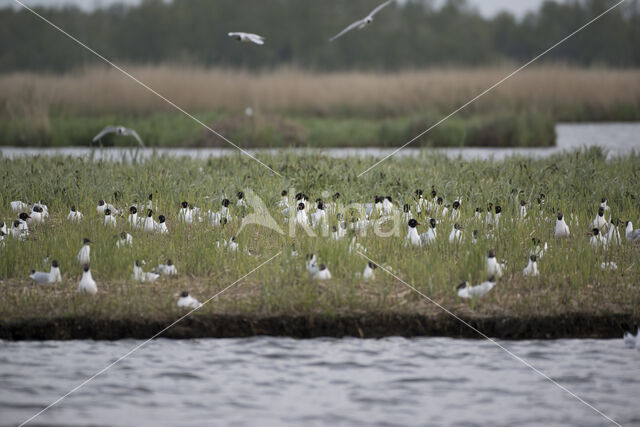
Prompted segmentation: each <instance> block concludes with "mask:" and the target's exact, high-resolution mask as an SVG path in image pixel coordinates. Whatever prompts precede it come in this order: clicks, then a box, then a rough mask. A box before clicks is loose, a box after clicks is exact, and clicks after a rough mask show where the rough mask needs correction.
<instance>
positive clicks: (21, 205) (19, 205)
mask: <svg viewBox="0 0 640 427" xmlns="http://www.w3.org/2000/svg"><path fill="white" fill-rule="evenodd" d="M10 205H11V210H12V211H14V212H20V211H26V210H28V209H29V204H28V203H25V202H22V201H20V200H14V201H12V202H11V203H10Z"/></svg>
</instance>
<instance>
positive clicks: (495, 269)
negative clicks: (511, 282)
mask: <svg viewBox="0 0 640 427" xmlns="http://www.w3.org/2000/svg"><path fill="white" fill-rule="evenodd" d="M502 267H503V266H502V264H500V263H499V262H498V260H497V259H496V252H495V251H494V250H493V249H492V250H490V251H489V255H488V256H487V273H488V274H489V276H496V277H497V278H498V279H499V278H501V277H502Z"/></svg>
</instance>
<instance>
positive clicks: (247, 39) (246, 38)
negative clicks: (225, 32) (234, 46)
mask: <svg viewBox="0 0 640 427" xmlns="http://www.w3.org/2000/svg"><path fill="white" fill-rule="evenodd" d="M229 37H232V38H234V39H236V40H238V41H239V42H243V43H255V44H259V45H261V46H262V45H263V44H264V37H262V36H259V35H257V34H253V33H243V32H234V33H229Z"/></svg>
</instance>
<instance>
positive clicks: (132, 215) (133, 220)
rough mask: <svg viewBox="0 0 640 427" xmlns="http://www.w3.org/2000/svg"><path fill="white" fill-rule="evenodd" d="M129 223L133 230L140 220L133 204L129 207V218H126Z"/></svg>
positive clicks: (138, 225) (137, 226)
mask: <svg viewBox="0 0 640 427" xmlns="http://www.w3.org/2000/svg"><path fill="white" fill-rule="evenodd" d="M127 221H128V222H129V225H130V226H131V228H133V229H134V230H135V229H137V228H139V227H140V222H139V219H138V208H137V207H135V206H130V207H129V218H127Z"/></svg>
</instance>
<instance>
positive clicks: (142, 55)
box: [0, 0, 640, 72]
mask: <svg viewBox="0 0 640 427" xmlns="http://www.w3.org/2000/svg"><path fill="white" fill-rule="evenodd" d="M377 3H379V2H377V1H374V0H348V1H346V0H322V1H316V0H269V1H264V0H243V1H237V0H217V1H211V0H174V1H172V2H164V1H162V0H145V1H143V2H142V4H141V5H139V6H137V7H131V8H127V7H124V6H115V7H111V8H108V9H102V10H96V11H94V12H91V13H87V12H83V11H81V10H79V9H75V8H65V9H37V10H38V13H41V14H42V15H44V16H45V17H46V18H47V19H50V20H51V21H52V22H54V23H55V24H56V25H59V26H60V27H61V28H63V29H64V30H66V31H68V32H69V33H71V34H73V35H74V36H76V37H77V38H78V39H80V40H82V41H83V42H85V43H87V44H88V45H89V46H91V47H92V48H94V49H95V50H97V51H98V52H100V53H101V54H103V55H105V56H106V57H108V58H112V59H114V60H116V61H119V62H135V63H143V64H156V63H163V62H185V63H194V64H202V65H206V66H214V65H215V66H221V65H222V66H234V67H239V66H240V67H249V68H255V67H260V68H264V67H273V66H277V65H282V64H295V65H298V66H302V67H305V68H312V69H320V70H335V69H352V68H374V69H402V68H407V67H425V66H435V65H465V66H469V65H471V66H475V65H483V64H492V63H496V62H501V61H505V60H506V61H518V62H522V61H525V60H528V59H530V58H532V57H534V56H535V55H537V54H538V53H540V52H542V51H543V50H545V49H547V48H548V47H550V46H551V45H553V44H554V43H556V42H557V41H559V40H560V39H562V38H563V37H565V36H567V35H568V34H570V33H571V32H572V31H574V30H576V29H578V28H579V27H580V26H582V25H583V24H585V23H587V22H588V21H589V20H591V19H592V18H593V17H595V16H596V15H598V14H599V13H601V12H602V11H604V10H605V9H606V8H608V7H610V6H611V5H613V4H614V3H615V2H614V1H612V0H582V1H568V2H563V3H562V4H558V3H555V2H553V1H548V2H546V3H544V4H543V6H542V7H541V8H540V9H539V10H538V11H537V12H535V13H530V14H528V15H527V16H525V17H524V18H523V19H522V20H517V19H516V18H515V17H514V16H512V15H510V14H507V13H503V14H500V15H498V16H496V17H494V18H490V19H488V18H484V17H482V16H481V15H479V14H478V13H477V12H476V11H475V10H474V9H472V8H471V7H470V6H469V4H468V3H467V2H465V1H464V0H448V1H447V2H446V3H445V5H444V6H443V7H441V8H435V7H434V6H433V2H432V1H430V0H407V1H406V2H401V3H398V4H397V5H395V6H391V7H388V8H387V9H385V10H383V11H382V12H381V13H380V14H379V15H377V16H376V19H375V22H374V24H373V25H372V26H371V27H370V28H367V29H365V30H363V31H354V32H352V33H349V34H348V35H346V36H345V37H343V38H341V39H339V40H338V41H336V42H333V43H329V42H328V39H329V38H330V37H331V36H332V35H334V34H335V33H337V32H338V31H340V30H341V29H342V28H344V27H345V26H347V25H348V24H349V23H351V22H352V21H354V20H356V19H359V18H362V17H363V16H365V15H366V14H367V13H368V12H369V11H370V10H371V9H372V8H373V7H374V6H376V5H377ZM229 31H250V32H255V33H259V34H262V35H264V36H265V37H266V40H267V42H266V45H265V46H260V47H259V46H248V45H243V46H238V45H237V44H236V42H234V41H233V40H231V39H229V38H228V37H227V35H226V34H227V32H229ZM639 40H640V4H639V3H638V0H630V1H628V2H626V3H625V4H623V5H621V6H620V7H619V8H617V9H615V10H613V11H612V12H611V13H609V14H607V15H606V16H604V17H603V18H602V19H600V20H598V21H597V22H596V23H594V24H593V25H592V26H590V27H589V28H588V29H587V30H585V31H582V32H581V33H580V34H578V35H577V36H576V37H575V38H573V39H571V40H570V41H569V42H567V43H565V44H563V45H562V46H560V47H559V48H558V49H556V50H554V51H553V52H551V53H550V54H549V55H548V56H547V57H546V59H547V60H549V59H551V60H555V61H558V60H561V61H566V62H569V63H573V64H579V65H594V64H598V65H601V64H607V65H612V66H638V65H640V43H638V41H639ZM97 61H99V60H98V59H97V58H96V57H94V56H93V55H92V54H91V53H89V52H87V51H86V50H84V49H83V48H81V47H80V46H78V45H76V44H75V43H74V42H73V41H71V40H70V39H68V38H67V37H66V36H64V35H62V34H61V33H59V32H57V31H56V30H54V29H53V28H51V27H50V26H49V25H47V24H45V23H44V22H42V21H40V20H38V18H36V17H35V16H34V15H32V14H31V13H29V12H28V11H26V10H19V11H16V10H13V9H4V10H0V71H1V72H8V71H14V70H25V69H28V70H38V71H42V70H53V71H64V70H68V69H71V68H76V67H78V66H83V65H87V64H91V63H95V62H97Z"/></svg>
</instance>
